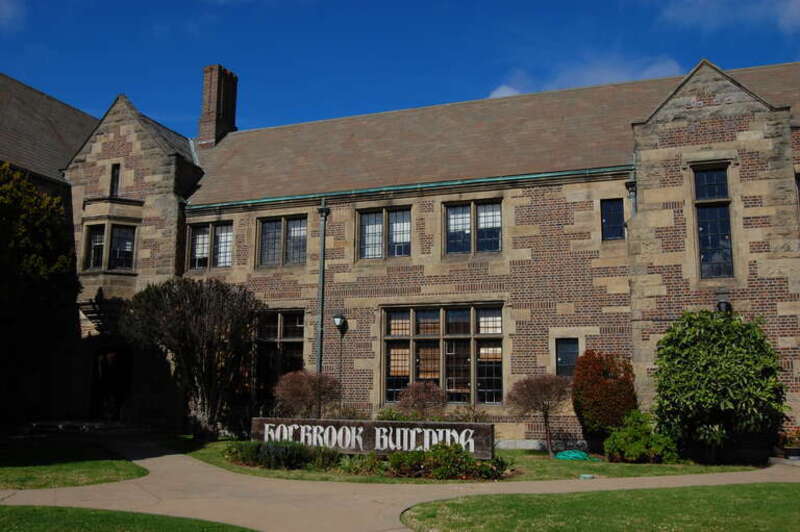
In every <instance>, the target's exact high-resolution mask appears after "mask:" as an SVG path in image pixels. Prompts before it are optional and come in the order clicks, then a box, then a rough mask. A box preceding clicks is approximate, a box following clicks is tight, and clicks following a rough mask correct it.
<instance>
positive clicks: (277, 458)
mask: <svg viewBox="0 0 800 532" xmlns="http://www.w3.org/2000/svg"><path fill="white" fill-rule="evenodd" d="M312 458H313V453H312V450H311V449H310V448H309V447H307V446H305V445H303V444H302V443H298V442H294V441H269V442H265V443H262V444H261V447H260V449H259V452H258V462H259V464H260V465H261V466H262V467H266V468H267V469H302V468H304V467H305V466H306V464H309V463H311V460H312Z"/></svg>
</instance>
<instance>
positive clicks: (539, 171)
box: [66, 61, 800, 438]
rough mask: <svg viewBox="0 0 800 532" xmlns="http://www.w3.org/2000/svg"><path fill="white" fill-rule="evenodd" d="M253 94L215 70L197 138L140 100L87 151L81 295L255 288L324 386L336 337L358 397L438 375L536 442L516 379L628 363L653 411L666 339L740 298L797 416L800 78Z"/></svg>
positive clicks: (339, 363) (271, 353)
mask: <svg viewBox="0 0 800 532" xmlns="http://www.w3.org/2000/svg"><path fill="white" fill-rule="evenodd" d="M237 83H238V80H237V78H236V76H235V75H234V74H232V73H230V72H228V71H227V70H225V69H224V68H222V67H220V66H218V65H215V66H211V67H207V68H206V69H205V71H204V84H203V104H202V112H201V118H200V135H199V137H198V138H197V139H186V138H184V137H182V136H180V135H178V134H177V133H174V132H172V131H170V130H168V129H166V128H164V127H163V126H160V125H159V124H157V123H156V122H154V121H152V120H151V119H149V118H147V117H146V116H144V115H142V114H141V113H139V112H138V111H137V110H136V109H135V108H134V106H133V105H132V104H131V102H129V101H128V100H127V99H126V98H125V97H123V96H121V97H119V98H118V99H117V100H116V101H115V103H114V104H113V105H112V107H111V108H110V109H109V111H108V112H107V113H106V115H105V116H104V117H103V119H102V120H101V122H100V125H99V126H98V128H97V130H96V131H95V133H94V134H93V135H92V137H91V138H90V139H89V140H88V141H87V143H86V144H85V145H84V146H83V148H82V149H81V150H80V152H79V153H78V155H76V157H75V158H74V159H73V161H72V163H71V164H70V165H69V167H68V168H67V170H66V177H67V179H68V180H69V181H70V182H71V183H72V191H73V192H72V201H73V212H74V213H75V219H74V225H75V237H76V247H77V249H78V250H79V268H80V270H81V280H82V282H83V284H84V286H85V287H87V288H88V289H87V290H85V291H84V295H85V296H89V297H91V296H93V295H94V294H96V293H97V290H98V289H102V293H103V295H104V297H106V298H115V297H119V298H128V297H130V296H131V295H133V294H134V293H136V292H137V291H138V290H141V289H142V288H143V287H144V286H146V284H147V283H151V282H155V281H159V280H163V279H166V278H169V277H170V276H173V275H183V276H188V277H191V278H218V279H223V280H226V281H228V282H232V283H240V284H244V285H245V286H247V287H249V288H250V289H251V290H252V291H253V292H254V293H255V294H256V295H257V296H258V297H260V298H261V299H263V300H264V302H265V303H266V304H267V305H268V307H269V313H268V316H267V317H266V318H265V323H264V328H263V332H262V335H261V336H262V338H263V340H264V342H262V347H263V350H262V356H263V357H265V358H267V359H269V360H271V361H272V362H274V361H275V360H279V361H281V362H280V364H282V367H283V368H293V367H299V366H300V365H303V366H306V367H310V368H313V367H314V366H315V363H316V361H317V358H316V357H317V355H318V349H317V348H318V347H319V346H318V344H317V342H318V340H317V338H318V337H317V327H318V324H320V323H322V324H323V327H322V329H323V336H322V338H323V340H322V346H321V347H322V349H321V353H322V358H321V364H322V370H323V371H324V372H326V373H330V374H333V375H335V376H337V377H339V378H340V379H341V380H342V382H343V384H344V390H345V401H346V402H347V403H348V404H349V405H351V406H353V407H356V408H359V409H361V410H364V411H367V412H371V413H375V412H376V411H377V410H378V409H379V408H381V407H383V406H386V405H387V404H391V402H392V401H393V400H394V399H395V398H396V395H397V393H398V391H399V390H400V389H402V388H403V387H404V386H406V385H407V384H408V383H410V382H414V381H418V380H426V381H433V382H437V383H438V384H439V385H440V386H441V387H442V388H443V389H444V390H445V391H446V392H447V394H448V397H449V399H450V402H451V408H457V407H459V406H463V405H467V404H473V405H477V406H479V407H480V408H481V409H483V410H485V411H486V412H488V413H489V414H490V415H491V416H492V418H493V419H494V420H495V421H497V422H498V423H500V425H499V427H498V430H499V431H500V435H501V436H502V437H511V438H524V437H527V438H538V437H540V435H541V431H542V428H541V426H540V424H539V423H536V422H530V423H515V421H516V420H515V419H514V418H513V417H512V415H511V413H510V412H509V410H508V409H507V408H506V407H505V406H504V404H503V399H504V396H505V393H506V392H507V391H508V390H509V389H510V387H511V386H512V385H513V383H514V382H515V381H516V380H517V379H520V378H522V377H524V376H525V375H530V374H543V373H559V374H568V373H569V372H570V371H571V368H572V365H573V364H574V360H575V356H577V355H578V354H579V353H582V352H583V351H584V350H586V349H597V350H601V351H607V352H615V353H620V354H622V355H625V356H628V357H631V359H632V361H633V363H634V367H635V369H636V378H637V387H638V390H639V393H640V396H641V397H642V398H643V399H644V401H645V402H647V401H649V400H650V398H651V397H652V389H653V386H652V378H651V375H652V370H653V363H654V362H653V361H654V351H655V344H656V342H657V340H658V338H659V337H660V335H661V334H663V332H664V331H665V330H666V328H667V327H668V325H669V323H670V322H671V321H673V320H674V319H676V318H677V317H678V316H679V315H680V313H681V312H683V311H684V310H687V309H701V308H709V309H710V308H714V307H715V306H716V305H717V303H719V302H722V301H724V302H728V303H730V304H731V305H732V306H733V308H734V310H736V311H737V312H741V313H742V314H743V315H745V316H746V317H748V318H751V317H756V316H760V317H763V318H764V320H765V328H766V331H767V333H768V335H769V337H770V340H771V341H772V343H773V345H774V346H775V348H776V349H777V350H778V352H779V353H780V357H781V363H782V366H783V368H784V370H785V371H784V373H783V374H782V379H783V381H784V382H785V383H786V385H787V388H788V391H789V400H790V403H791V407H792V411H791V416H792V421H791V423H792V424H794V425H797V424H798V418H797V415H798V414H797V412H799V411H800V345H799V344H798V342H800V324H798V316H799V315H800V268H798V265H800V262H798V256H799V255H798V253H799V252H800V250H798V245H799V243H800V207H799V206H798V205H799V204H798V189H797V186H796V175H797V174H798V173H800V122H797V120H798V118H797V114H796V113H797V111H796V109H800V64H798V63H794V64H786V65H773V66H766V67H756V68H750V69H741V70H735V71H730V72H724V71H722V70H720V69H719V68H717V67H716V66H714V65H713V64H711V63H708V62H707V61H702V62H701V63H700V64H698V65H697V67H695V68H694V69H693V70H692V71H691V72H690V73H689V74H688V75H687V76H686V77H685V78H683V79H677V78H666V79H659V80H647V81H641V82H632V83H624V84H617V85H608V86H601V87H590V88H585V89H574V90H566V91H554V92H549V93H540V94H529V95H521V96H515V97H510V98H503V99H498V100H483V101H476V102H465V103H457V104H449V105H442V106H434V107H428V108H421V109H412V110H407V111H397V112H389V113H380V114H376V115H365V116H357V117H350V118H344V119H337V120H327V121H322V122H313V123H308V124H298V125H293V126H282V127H274V128H265V129H256V130H247V131H237V130H236V126H235V124H236V121H235V113H236V90H237ZM323 220H324V223H325V227H324V234H325V240H324V244H323V245H322V246H321V242H320V241H321V235H322V229H323V228H322V223H323ZM321 248H322V253H324V262H325V268H324V312H323V315H322V316H320V315H319V310H318V309H319V305H320V301H319V290H318V289H319V286H320V283H319V279H320V263H321ZM334 315H343V316H344V317H345V318H346V320H347V326H348V327H347V330H346V332H344V334H342V335H340V333H339V331H338V330H337V329H336V328H335V327H334V326H333V317H334ZM142 378H145V376H142ZM557 424H558V430H559V431H562V432H566V433H577V432H579V428H578V425H577V423H576V420H575V418H574V416H573V415H572V413H571V412H570V411H568V410H565V411H564V412H563V413H562V415H561V416H559V418H558V419H557Z"/></svg>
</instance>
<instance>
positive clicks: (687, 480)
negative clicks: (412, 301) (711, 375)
mask: <svg viewBox="0 0 800 532" xmlns="http://www.w3.org/2000/svg"><path fill="white" fill-rule="evenodd" d="M149 450H150V451H151V452H147V451H148V449H147V448H144V447H133V446H128V447H126V448H124V449H123V448H120V449H119V451H120V452H121V453H123V454H124V455H126V456H128V457H129V458H131V459H133V460H134V461H135V462H136V463H137V464H139V465H141V466H142V467H145V468H147V469H148V470H149V471H150V474H149V475H147V476H145V477H141V478H137V479H133V480H126V481H123V482H116V483H110V484H97V485H94V486H82V487H77V488H57V489H41V490H20V491H13V490H0V504H34V505H50V506H78V507H85V508H100V509H108V510H128V511H134V512H146V513H154V514H164V515H174V516H179V517H194V518H198V519H208V520H210V521H220V522H225V523H231V524H235V525H240V526H244V527H249V528H254V529H257V530H270V531H284V530H286V531H295V530H297V531H301V530H302V531H306V530H318V529H322V530H323V531H324V532H337V531H340V530H341V531H390V530H401V529H403V525H402V524H401V523H400V513H401V512H402V511H403V510H404V509H406V508H408V507H409V506H412V505H414V504H417V503H419V502H424V501H431V500H436V499H444V498H452V497H458V496H461V495H479V494H490V493H566V492H576V491H595V490H597V491H601V490H602V491H606V490H619V489H639V488H667V487H680V486H710V485H719V484H744V483H751V482H800V468H799V467H791V466H788V465H773V466H771V467H769V468H766V469H762V470H756V471H746V472H739V473H715V474H706V475H683V476H666V477H647V478H624V479H621V478H609V479H593V480H553V481H539V482H499V483H489V482H487V483H479V484H477V483H476V484H446V485H442V484H440V485H434V484H426V485H418V484H355V483H344V482H311V481H298V480H279V479H269V478H263V477H254V476H249V475H242V474H237V473H231V472H229V471H225V470H223V469H219V468H217V467H214V466H211V465H208V464H206V463H204V462H201V461H199V460H195V459H194V458H191V457H189V456H184V455H180V454H161V453H157V452H152V451H153V449H152V448H150V449H149Z"/></svg>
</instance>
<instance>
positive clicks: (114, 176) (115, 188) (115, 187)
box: [108, 163, 119, 198]
mask: <svg viewBox="0 0 800 532" xmlns="http://www.w3.org/2000/svg"><path fill="white" fill-rule="evenodd" d="M108 195H109V196H111V197H112V198H116V197H117V196H119V164H118V163H115V164H112V165H111V186H110V187H109V190H108Z"/></svg>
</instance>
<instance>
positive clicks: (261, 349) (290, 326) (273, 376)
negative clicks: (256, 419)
mask: <svg viewBox="0 0 800 532" xmlns="http://www.w3.org/2000/svg"><path fill="white" fill-rule="evenodd" d="M303 316H304V314H303V311H302V310H270V311H267V312H263V313H262V314H261V315H260V316H259V321H258V332H257V337H258V360H257V370H256V378H257V382H256V389H257V390H258V391H260V392H261V393H262V394H266V395H269V394H271V391H272V389H273V387H274V386H275V384H276V383H277V380H278V378H279V377H280V375H282V374H284V373H288V372H290V371H297V370H301V369H303V338H304V334H303V331H304V329H303Z"/></svg>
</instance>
